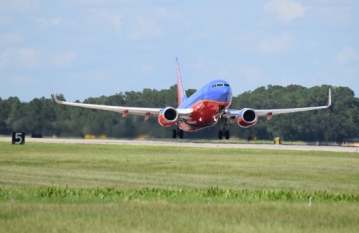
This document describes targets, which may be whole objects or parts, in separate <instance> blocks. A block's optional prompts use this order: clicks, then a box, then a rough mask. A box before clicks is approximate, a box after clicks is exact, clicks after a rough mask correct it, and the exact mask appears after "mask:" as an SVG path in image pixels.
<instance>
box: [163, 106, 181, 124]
mask: <svg viewBox="0 0 359 233" xmlns="http://www.w3.org/2000/svg"><path fill="white" fill-rule="evenodd" d="M177 119H178V112H177V110H176V109H175V108H173V107H165V108H163V109H161V111H160V114H159V115H158V123H159V124H160V125H162V126H163V127H168V126H171V125H174V124H176V123H177Z"/></svg>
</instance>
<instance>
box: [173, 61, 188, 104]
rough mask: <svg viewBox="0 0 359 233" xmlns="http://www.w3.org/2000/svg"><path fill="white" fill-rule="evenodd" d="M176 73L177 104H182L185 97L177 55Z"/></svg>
mask: <svg viewBox="0 0 359 233" xmlns="http://www.w3.org/2000/svg"><path fill="white" fill-rule="evenodd" d="M176 74H177V98H178V106H180V105H181V104H182V102H183V101H184V100H186V99H187V95H186V92H185V90H184V88H183V83H182V76H181V70H180V67H179V62H178V57H176Z"/></svg>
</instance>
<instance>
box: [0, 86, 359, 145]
mask: <svg viewBox="0 0 359 233" xmlns="http://www.w3.org/2000/svg"><path fill="white" fill-rule="evenodd" d="M329 88H330V89H331V90H332V101H333V103H332V106H331V107H330V108H329V109H324V110H316V111H310V112H302V113H289V114H283V115H277V116H273V117H272V119H270V120H267V119H266V118H265V117H260V118H259V121H258V123H257V124H256V125H255V126H252V127H250V128H248V129H242V128H240V127H239V126H238V125H237V123H236V122H234V123H233V125H232V126H231V127H229V128H228V129H229V130H230V131H231V137H238V138H242V139H246V138H248V137H250V136H256V137H257V138H258V139H263V140H272V139H273V138H274V137H281V138H282V140H286V141H297V140H300V141H336V142H342V141H346V140H348V139H351V138H358V137H359V99H358V98H355V96H354V92H353V91H352V90H351V89H350V88H348V87H333V86H328V85H322V86H315V87H311V88H306V87H302V86H300V85H289V86H286V87H283V86H272V85H269V86H267V87H264V86H263V87H259V88H257V89H255V90H254V91H247V92H244V93H242V94H239V95H238V96H234V97H233V99H232V104H231V106H230V108H232V109H242V108H254V109H271V108H293V107H307V106H318V105H326V104H327V103H326V101H327V99H328V89H329ZM195 91H196V90H194V89H189V90H187V91H186V92H187V96H190V95H191V94H193V93H194V92H195ZM57 97H58V99H59V100H63V101H65V100H66V99H65V97H64V96H63V95H62V94H60V95H58V96H57ZM77 102H79V101H77ZM84 103H91V104H105V105H114V106H116V105H117V106H133V107H156V108H158V107H166V106H173V107H177V87H176V85H174V86H171V87H170V88H169V89H165V90H159V91H158V90H156V89H147V88H146V89H143V91H142V92H135V91H130V92H124V93H122V92H121V93H116V94H114V95H111V96H100V97H96V98H93V97H91V98H87V99H86V100H85V101H84ZM220 127H221V125H220V124H217V125H216V126H214V127H212V128H206V129H203V130H200V131H198V132H193V133H186V132H185V136H184V137H185V138H208V139H210V138H217V132H218V130H219V129H220ZM12 132H25V133H26V134H28V135H29V134H42V135H43V136H53V135H55V136H58V137H81V136H83V135H86V134H94V135H103V134H104V135H107V137H111V138H136V137H138V136H139V135H145V136H149V137H153V138H171V129H170V128H163V127H161V126H160V125H159V124H158V123H157V117H153V116H151V117H150V118H149V119H148V120H147V121H145V120H144V116H131V115H129V116H127V117H125V118H123V117H122V114H119V113H114V112H109V111H101V110H92V109H83V108H79V107H72V106H65V105H58V104H55V103H54V102H53V100H52V98H51V96H49V98H45V97H42V98H35V99H33V100H31V101H30V102H21V101H20V99H19V98H18V97H10V98H8V99H1V98H0V134H1V135H10V134H11V133H12Z"/></svg>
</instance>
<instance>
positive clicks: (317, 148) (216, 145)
mask: <svg viewBox="0 0 359 233" xmlns="http://www.w3.org/2000/svg"><path fill="white" fill-rule="evenodd" d="M0 141H3V142H9V143H11V137H0ZM32 142H39V143H63V144H110V145H134V146H136V145H142V146H146V145H147V146H176V147H201V148H238V149H239V148H251V149H270V150H302V151H332V152H333V151H334V152H356V153H359V147H341V146H307V145H275V144H251V143H248V144H239V143H235V142H231V141H229V142H228V141H223V143H219V142H211V141H209V142H188V141H181V140H178V139H177V140H173V141H159V140H122V139H78V138H75V139H71V138H68V139H65V138H30V137H26V139H25V145H26V144H28V143H32Z"/></svg>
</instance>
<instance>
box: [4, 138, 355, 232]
mask: <svg viewBox="0 0 359 233" xmlns="http://www.w3.org/2000/svg"><path fill="white" fill-rule="evenodd" d="M358 157H359V156H358V154H357V153H338V152H333V153H331V152H318V151H309V152H305V151H276V150H256V149H213V148H211V149H206V148H183V147H165V146H123V145H74V144H45V143H26V144H25V145H24V146H12V145H11V144H10V143H4V142H0V174H1V176H0V187H1V188H0V226H1V227H0V229H1V231H2V232H20V231H24V230H26V232H45V231H46V232H239V231H242V232H357V229H358V227H359V207H358V194H359V187H358V183H359V180H358V179H359V171H358V170H359V169H358V168H359V158H358ZM309 197H312V205H311V206H309V200H308V199H309Z"/></svg>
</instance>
